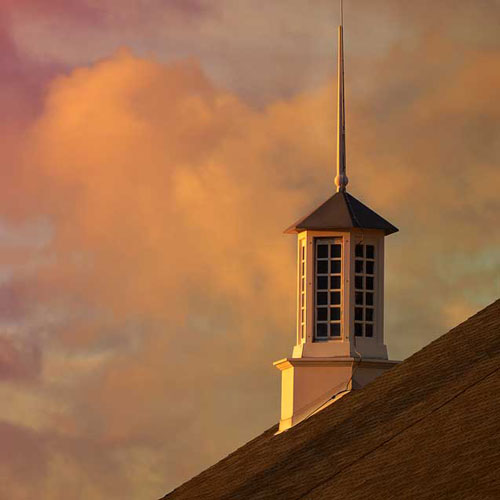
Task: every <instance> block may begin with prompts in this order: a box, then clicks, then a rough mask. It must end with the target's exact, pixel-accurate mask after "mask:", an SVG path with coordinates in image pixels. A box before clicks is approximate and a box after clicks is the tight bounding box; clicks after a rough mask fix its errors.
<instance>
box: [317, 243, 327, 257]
mask: <svg viewBox="0 0 500 500" xmlns="http://www.w3.org/2000/svg"><path fill="white" fill-rule="evenodd" d="M318 259H328V245H318Z"/></svg>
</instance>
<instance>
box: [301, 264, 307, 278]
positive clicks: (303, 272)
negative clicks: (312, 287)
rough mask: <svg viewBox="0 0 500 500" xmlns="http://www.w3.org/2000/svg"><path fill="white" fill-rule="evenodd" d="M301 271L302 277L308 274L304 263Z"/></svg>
mask: <svg viewBox="0 0 500 500" xmlns="http://www.w3.org/2000/svg"><path fill="white" fill-rule="evenodd" d="M300 271H301V275H302V276H304V274H305V272H306V265H305V264H304V263H303V262H302V266H301V268H300Z"/></svg>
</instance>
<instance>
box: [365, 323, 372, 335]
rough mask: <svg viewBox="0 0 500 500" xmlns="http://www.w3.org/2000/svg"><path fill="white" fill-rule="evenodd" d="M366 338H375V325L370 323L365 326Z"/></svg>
mask: <svg viewBox="0 0 500 500" xmlns="http://www.w3.org/2000/svg"><path fill="white" fill-rule="evenodd" d="M365 336H366V337H373V325H370V324H368V323H367V324H366V325H365Z"/></svg>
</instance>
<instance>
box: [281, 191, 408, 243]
mask: <svg viewBox="0 0 500 500" xmlns="http://www.w3.org/2000/svg"><path fill="white" fill-rule="evenodd" d="M354 227H359V228H363V229H381V230H383V231H385V234H392V233H395V232H397V231H398V228H397V227H394V226H393V225H392V224H391V223H390V222H388V221H386V220H385V219H384V218H382V217H380V215H378V214H376V213H375V212H374V211H373V210H372V209H371V208H368V207H367V206H366V205H364V204H363V203H361V202H360V201H359V200H357V199H356V198H354V196H352V195H350V194H349V193H347V192H345V191H339V192H338V193H335V194H334V195H333V196H332V197H331V198H329V199H328V200H326V201H325V202H324V203H323V204H322V205H320V206H319V207H318V208H317V209H316V210H314V211H313V212H312V213H311V214H309V215H306V216H305V217H303V218H302V219H300V220H298V221H297V222H296V223H295V224H293V225H291V226H290V227H289V228H288V229H286V231H285V233H298V232H300V231H304V230H315V231H322V230H333V229H352V228H354Z"/></svg>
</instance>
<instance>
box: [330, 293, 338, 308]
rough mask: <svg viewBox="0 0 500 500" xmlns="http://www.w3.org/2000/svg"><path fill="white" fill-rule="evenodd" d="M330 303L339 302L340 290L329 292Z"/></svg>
mask: <svg viewBox="0 0 500 500" xmlns="http://www.w3.org/2000/svg"><path fill="white" fill-rule="evenodd" d="M330 304H335V305H337V304H340V292H330Z"/></svg>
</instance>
